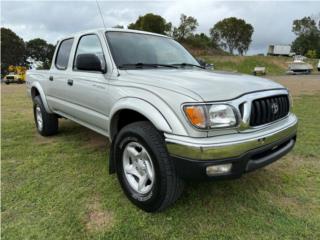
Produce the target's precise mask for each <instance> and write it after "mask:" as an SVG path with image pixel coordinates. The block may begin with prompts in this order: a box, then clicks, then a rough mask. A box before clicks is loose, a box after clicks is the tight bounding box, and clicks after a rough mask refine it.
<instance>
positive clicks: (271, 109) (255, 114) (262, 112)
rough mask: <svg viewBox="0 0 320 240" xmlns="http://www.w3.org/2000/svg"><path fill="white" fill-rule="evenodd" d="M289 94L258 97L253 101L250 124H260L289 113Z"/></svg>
mask: <svg viewBox="0 0 320 240" xmlns="http://www.w3.org/2000/svg"><path fill="white" fill-rule="evenodd" d="M289 106H290V104H289V99H288V95H278V96H272V97H266V98H260V99H256V100H254V101H253V102H252V106H251V115H250V126H259V125H262V124H266V123H270V122H273V121H275V120H277V119H280V118H283V117H285V116H286V115H288V113H289Z"/></svg>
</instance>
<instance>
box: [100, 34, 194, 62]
mask: <svg viewBox="0 0 320 240" xmlns="http://www.w3.org/2000/svg"><path fill="white" fill-rule="evenodd" d="M106 35H107V39H108V43H109V46H110V49H111V53H112V56H113V59H114V61H115V63H116V65H117V67H119V68H127V67H129V66H131V67H132V66H136V67H137V64H138V66H140V67H141V66H143V65H144V66H147V65H148V64H149V65H148V67H155V66H156V65H163V66H165V65H172V64H182V63H184V64H190V65H196V66H199V63H198V62H197V61H196V60H195V59H194V57H193V56H192V55H191V54H190V53H189V52H188V51H187V50H186V49H185V48H184V47H182V46H181V45H180V44H179V43H177V42H176V41H174V40H173V39H171V38H166V37H160V36H155V35H149V34H141V33H129V32H107V33H106Z"/></svg>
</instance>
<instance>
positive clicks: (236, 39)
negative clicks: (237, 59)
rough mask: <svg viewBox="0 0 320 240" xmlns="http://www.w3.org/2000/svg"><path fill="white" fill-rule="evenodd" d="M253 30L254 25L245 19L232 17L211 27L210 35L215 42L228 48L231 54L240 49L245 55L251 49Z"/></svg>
mask: <svg viewBox="0 0 320 240" xmlns="http://www.w3.org/2000/svg"><path fill="white" fill-rule="evenodd" d="M253 31H254V29H253V26H252V25H251V24H249V23H246V22H245V21H244V20H243V19H238V18H235V17H230V18H225V19H223V20H222V21H219V22H218V23H216V24H215V25H214V26H213V28H211V29H210V35H211V37H212V41H213V42H216V43H217V44H219V45H220V46H221V47H222V48H224V49H228V50H229V52H230V53H231V54H233V52H234V50H238V53H239V54H240V55H243V54H244V53H245V52H246V51H248V49H249V45H250V43H251V41H252V39H251V37H252V34H253Z"/></svg>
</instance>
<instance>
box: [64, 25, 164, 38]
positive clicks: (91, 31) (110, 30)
mask: <svg viewBox="0 0 320 240" xmlns="http://www.w3.org/2000/svg"><path fill="white" fill-rule="evenodd" d="M94 32H128V33H140V34H148V35H154V36H159V37H166V38H170V37H168V36H166V35H161V34H158V33H152V32H146V31H139V30H131V29H122V28H95V29H88V30H84V31H80V32H76V33H73V34H70V35H67V36H65V37H62V38H60V39H58V41H61V40H63V39H68V38H72V37H74V36H77V35H84V34H88V33H94Z"/></svg>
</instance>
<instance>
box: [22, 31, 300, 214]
mask: <svg viewBox="0 0 320 240" xmlns="http://www.w3.org/2000/svg"><path fill="white" fill-rule="evenodd" d="M27 91H28V94H29V95H30V97H31V98H32V101H33V111H34V119H35V125H36V129H37V131H38V132H39V134H41V135H42V136H51V135H53V134H56V133H57V132H58V125H59V118H61V117H63V118H67V119H70V120H71V121H74V122H76V123H78V124H81V125H83V126H85V127H87V128H90V129H92V130H93V131H96V132H97V133H100V134H102V135H104V136H106V137H107V138H108V139H109V140H110V142H111V147H110V154H109V158H108V166H109V172H110V173H116V174H117V177H118V180H119V182H120V185H121V187H122V189H123V191H124V193H125V194H126V196H127V197H128V198H129V199H130V201H132V202H133V203H134V204H135V205H136V206H138V207H139V208H141V209H143V210H144V211H147V212H156V211H162V210H164V209H166V208H167V207H168V206H170V205H171V204H172V203H174V202H175V201H176V200H177V199H178V198H179V196H180V195H181V193H182V191H183V187H184V182H185V180H189V181H190V180H208V179H228V178H237V177H240V176H241V175H242V174H244V173H248V172H250V171H253V170H256V169H258V168H261V167H264V166H266V165H268V164H270V163H272V162H274V161H276V160H278V159H279V158H281V157H282V156H284V155H285V154H287V153H288V152H289V151H290V150H291V149H292V148H293V147H294V145H295V142H296V132H297V123H298V121H297V118H296V116H295V115H294V114H293V113H292V112H291V105H292V104H291V97H290V94H289V92H288V89H286V88H285V87H283V86H282V85H280V84H278V83H275V82H272V81H269V80H266V79H264V78H258V77H254V76H249V75H243V74H239V73H227V72H218V71H211V70H209V69H207V68H206V67H205V66H203V65H200V64H199V62H198V61H197V60H196V59H195V58H194V57H193V56H192V55H191V54H190V53H189V52H188V51H187V50H186V49H185V48H183V47H182V46H181V45H180V44H179V43H178V42H176V41H175V40H173V39H172V38H170V37H167V36H162V35H158V34H154V33H149V32H142V31H134V30H123V29H95V30H91V31H85V32H80V33H77V34H74V35H71V36H68V37H65V38H63V39H61V40H59V41H58V44H57V47H56V50H55V53H54V56H53V61H52V66H51V69H50V70H47V71H44V70H31V71H28V72H27Z"/></svg>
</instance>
